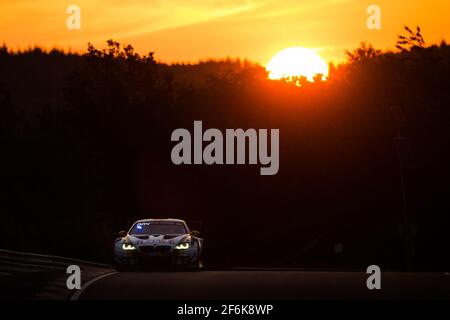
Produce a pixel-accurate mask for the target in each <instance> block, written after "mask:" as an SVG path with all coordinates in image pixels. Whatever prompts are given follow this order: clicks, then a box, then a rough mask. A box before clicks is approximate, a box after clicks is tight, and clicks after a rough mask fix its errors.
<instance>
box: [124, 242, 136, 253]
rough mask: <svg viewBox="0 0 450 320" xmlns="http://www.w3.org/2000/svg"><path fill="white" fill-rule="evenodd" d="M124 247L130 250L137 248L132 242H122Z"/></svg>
mask: <svg viewBox="0 0 450 320" xmlns="http://www.w3.org/2000/svg"><path fill="white" fill-rule="evenodd" d="M122 249H123V250H127V251H130V250H136V247H135V246H134V245H132V244H131V243H124V244H122Z"/></svg>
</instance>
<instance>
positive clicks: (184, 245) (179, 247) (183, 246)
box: [175, 242, 189, 250]
mask: <svg viewBox="0 0 450 320" xmlns="http://www.w3.org/2000/svg"><path fill="white" fill-rule="evenodd" d="M187 248H189V242H182V243H179V244H177V245H176V246H175V249H177V250H186V249H187Z"/></svg>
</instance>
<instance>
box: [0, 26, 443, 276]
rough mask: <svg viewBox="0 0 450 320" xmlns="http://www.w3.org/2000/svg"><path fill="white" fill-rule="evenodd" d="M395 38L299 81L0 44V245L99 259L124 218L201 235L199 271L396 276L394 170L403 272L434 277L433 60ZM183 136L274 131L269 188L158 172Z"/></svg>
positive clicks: (231, 64)
mask: <svg viewBox="0 0 450 320" xmlns="http://www.w3.org/2000/svg"><path fill="white" fill-rule="evenodd" d="M405 30H406V34H405V35H403V36H400V37H399V42H398V43H397V48H396V49H395V50H393V51H389V52H384V51H380V50H377V49H375V48H373V47H372V46H371V45H368V44H366V43H362V44H361V46H360V47H359V48H357V49H355V50H353V51H349V52H347V61H346V62H345V63H342V64H340V65H337V66H330V74H329V77H328V79H327V80H326V81H322V80H321V79H320V77H317V78H316V81H315V82H313V83H311V82H307V81H306V80H305V79H304V78H299V79H286V80H285V81H274V80H269V79H268V78H267V74H266V71H265V69H264V68H263V67H262V66H260V65H258V64H254V63H251V62H249V61H240V60H230V59H228V60H222V61H213V60H211V61H204V62H200V63H198V64H192V65H189V64H185V65H183V64H178V65H167V64H163V63H158V62H157V61H156V60H155V56H154V54H153V53H149V54H147V55H140V54H138V53H136V52H135V51H134V49H133V47H132V46H130V45H128V46H122V45H120V44H119V43H118V42H115V41H113V40H110V41H108V43H107V47H106V49H102V50H100V49H97V48H95V47H94V46H92V45H88V49H87V51H86V53H84V54H82V55H79V54H68V53H64V52H61V51H58V50H53V51H50V52H45V51H43V50H41V49H39V48H33V49H30V50H27V51H23V52H11V51H9V50H8V49H7V48H6V47H5V46H4V47H3V48H1V49H0V130H1V131H0V141H1V146H2V153H1V154H2V156H1V158H0V177H1V178H0V186H1V187H0V188H1V201H0V211H1V212H2V214H1V216H2V223H1V224H0V231H1V233H2V237H1V240H0V247H1V248H6V249H17V250H25V251H38V252H45V253H55V254H59V255H66V256H74V257H80V258H86V259H94V260H102V261H110V260H111V258H112V244H113V240H114V237H115V234H116V232H117V231H119V230H121V229H125V228H128V227H129V225H130V224H131V222H133V220H135V219H137V218H142V217H179V218H184V219H186V220H188V221H189V220H201V221H202V230H201V231H202V234H203V237H204V238H205V241H206V243H207V254H208V256H207V259H209V262H210V264H220V265H227V264H229V265H236V264H239V265H249V264H255V265H258V264H259V265H277V264H283V265H294V264H296V265H314V266H317V265H320V266H329V265H351V266H366V265H368V263H369V264H373V263H378V264H380V265H383V266H387V267H388V268H402V266H403V265H402V264H403V260H402V259H403V249H404V248H403V247H402V243H403V242H402V232H403V231H404V230H403V229H402V227H401V223H400V222H401V221H402V220H401V219H402V210H403V205H404V203H403V202H402V193H401V192H402V189H401V185H400V166H402V167H403V171H404V178H405V186H406V200H407V211H408V215H409V218H410V222H411V224H412V226H411V232H412V234H413V240H414V257H413V262H414V266H415V268H417V269H439V268H441V269H445V267H448V266H450V258H449V257H448V255H446V252H445V249H444V248H445V247H446V245H447V244H449V243H450V236H449V234H450V233H449V232H448V228H449V227H450V223H449V221H450V219H449V212H450V202H449V200H448V199H449V198H450V188H449V186H448V184H449V181H450V168H449V163H450V149H449V146H450V144H449V142H450V90H449V88H450V46H449V45H448V44H446V43H445V42H442V43H441V44H439V45H426V44H425V42H424V40H423V38H422V36H421V32H420V29H417V30H411V29H409V28H407V29H405ZM194 120H202V121H203V125H204V127H211V128H219V129H225V128H244V129H246V128H268V129H270V128H279V129H280V170H279V173H278V174H277V175H276V176H272V177H267V176H260V175H259V174H258V170H259V169H258V168H257V167H254V166H175V165H173V164H172V162H171V160H170V150H171V148H172V147H173V143H172V142H171V141H170V134H171V132H172V131H173V130H174V129H176V128H187V129H191V128H192V124H193V121H194ZM399 136H401V137H407V138H408V140H407V142H408V148H409V151H410V152H409V153H408V156H404V155H402V154H400V155H399V154H397V150H396V148H395V144H394V138H395V137H399ZM406 158H407V159H406ZM318 235H320V237H319V238H318ZM274 239H277V240H276V241H274ZM316 240H317V241H316ZM337 243H342V244H343V248H344V249H343V252H342V253H335V251H334V247H335V245H336V244H337ZM374 261H375V262H374ZM378 261H379V262H378Z"/></svg>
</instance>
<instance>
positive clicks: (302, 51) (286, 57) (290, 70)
mask: <svg viewBox="0 0 450 320" xmlns="http://www.w3.org/2000/svg"><path fill="white" fill-rule="evenodd" d="M266 70H267V71H268V72H269V78H270V79H282V78H290V77H298V76H304V77H306V78H307V79H308V80H309V81H313V78H314V76H315V75H316V74H322V75H323V78H326V77H327V76H328V65H327V63H326V62H325V61H324V60H323V59H322V58H321V57H320V56H319V55H318V54H317V53H316V52H315V51H313V50H311V49H306V48H302V47H292V48H286V49H283V50H281V51H280V52H278V53H277V54H276V55H274V56H273V57H272V59H271V60H270V61H269V63H268V64H267V66H266Z"/></svg>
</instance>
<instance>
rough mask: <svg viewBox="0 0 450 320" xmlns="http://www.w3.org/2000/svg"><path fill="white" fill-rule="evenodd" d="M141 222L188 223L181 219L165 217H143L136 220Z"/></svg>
mask: <svg viewBox="0 0 450 320" xmlns="http://www.w3.org/2000/svg"><path fill="white" fill-rule="evenodd" d="M141 222H179V223H184V224H185V223H186V222H185V221H184V220H181V219H173V218H164V219H153V218H150V219H141V220H138V221H136V222H135V223H141Z"/></svg>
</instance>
